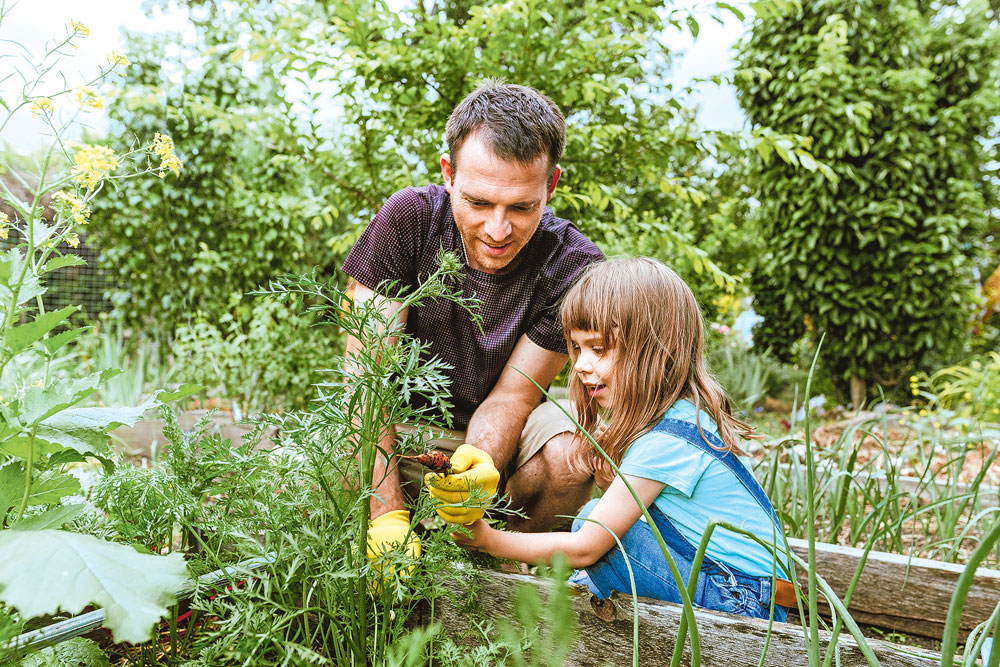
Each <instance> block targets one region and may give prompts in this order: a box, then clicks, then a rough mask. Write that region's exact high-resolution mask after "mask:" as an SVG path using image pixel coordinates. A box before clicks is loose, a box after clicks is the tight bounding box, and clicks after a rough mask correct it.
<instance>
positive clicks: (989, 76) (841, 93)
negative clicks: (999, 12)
mask: <svg viewBox="0 0 1000 667" xmlns="http://www.w3.org/2000/svg"><path fill="white" fill-rule="evenodd" d="M998 37H1000V36H998V32H997V30H996V28H995V27H993V26H991V25H990V23H989V18H988V16H987V12H986V6H985V5H984V4H982V3H977V2H972V3H968V4H963V5H962V6H943V7H940V6H939V8H938V10H937V11H931V10H930V9H927V13H926V14H924V13H921V12H920V10H919V8H918V5H917V3H915V2H913V1H910V2H894V3H886V2H873V1H854V2H848V3H844V2H842V1H838V2H834V1H833V0H817V1H816V2H809V3H803V5H802V6H801V7H798V8H796V9H794V10H792V11H788V12H769V13H767V14H766V15H761V16H758V18H757V19H756V21H755V23H754V26H753V30H752V33H751V34H750V35H749V36H748V38H747V39H746V40H745V41H744V42H743V43H742V44H741V46H740V68H741V69H740V70H739V71H738V76H737V77H736V83H737V88H738V97H739V100H740V104H741V106H742V107H743V109H744V111H745V113H746V115H747V118H748V119H749V121H750V122H751V123H752V124H753V125H754V126H755V127H770V128H772V129H774V130H776V131H778V132H783V133H788V134H791V133H796V134H799V135H803V136H808V137H810V139H811V150H812V153H813V154H814V155H815V156H816V157H817V158H818V159H821V160H823V161H825V162H826V163H827V164H828V165H829V166H830V167H831V168H832V169H833V171H834V172H835V173H836V175H837V177H838V178H837V179H836V180H829V179H820V178H818V177H817V176H816V175H815V174H812V173H809V172H806V171H796V170H793V169H791V168H790V167H789V166H788V164H787V163H785V162H784V161H779V160H773V159H769V158H771V157H772V156H771V155H770V154H769V151H768V150H766V147H765V150H762V151H761V156H760V158H759V159H758V161H757V164H756V167H755V169H754V170H753V171H752V173H751V176H750V183H751V185H752V187H753V190H754V193H755V195H756V197H757V198H758V199H759V200H760V207H759V208H758V213H757V216H758V220H759V224H760V225H761V228H762V230H763V231H762V234H763V237H764V238H765V239H766V243H767V245H768V252H767V254H766V256H765V257H764V259H763V261H762V262H761V264H760V265H759V267H758V272H757V274H756V275H755V278H754V280H755V283H756V285H757V286H758V287H757V289H758V290H760V292H761V296H762V298H761V299H760V300H759V301H758V304H757V308H758V309H759V311H760V312H761V314H762V315H763V316H764V317H765V325H764V327H763V328H762V329H761V330H760V331H758V338H757V340H758V341H760V342H761V343H763V344H764V345H771V346H773V347H775V348H778V349H779V350H782V351H786V352H787V346H788V342H789V340H788V339H789V338H790V337H789V336H787V335H785V334H787V333H788V331H789V330H791V331H792V332H795V331H796V329H799V330H802V329H805V330H808V331H809V333H810V336H811V338H812V339H813V340H815V339H817V338H818V337H819V335H821V334H825V343H824V347H823V358H824V361H825V363H826V364H827V365H828V366H829V367H830V368H832V369H833V371H834V372H835V374H836V376H837V377H839V378H841V379H842V380H848V379H850V380H851V381H852V383H853V387H852V398H854V402H855V404H857V403H858V402H859V401H860V399H861V398H862V397H863V395H864V394H863V392H864V388H865V383H867V382H870V381H873V380H875V381H879V382H881V383H883V384H885V385H892V384H894V383H895V382H896V381H897V380H898V379H899V378H900V377H901V376H902V375H903V374H905V373H907V372H908V369H909V368H911V367H913V366H917V367H919V366H921V365H923V364H925V363H928V362H929V361H931V360H932V359H933V358H934V357H935V356H940V355H945V354H947V353H948V351H949V350H950V349H951V348H952V347H953V345H954V344H955V343H956V342H961V341H963V340H964V339H966V338H967V334H968V330H969V326H968V324H969V318H970V316H971V314H972V310H973V304H974V302H975V300H976V281H975V279H974V271H973V266H974V262H973V255H974V253H975V242H976V240H977V239H978V234H979V233H980V232H981V231H982V229H983V226H984V225H985V224H986V220H987V213H986V203H985V202H986V201H995V184H994V183H992V182H991V181H990V180H989V177H988V161H987V153H986V150H985V148H984V141H983V140H984V138H988V137H990V136H994V137H995V132H996V126H995V125H993V118H992V116H993V114H995V112H996V109H997V108H998V97H997V90H998V89H997V73H998V72H1000V67H998V60H997V58H998V54H1000V39H998ZM775 148H776V150H778V152H779V153H780V152H782V151H786V149H785V148H783V147H781V146H780V144H779V145H776V146H775ZM786 152H787V151H786ZM781 157H786V156H784V155H782V156H781Z"/></svg>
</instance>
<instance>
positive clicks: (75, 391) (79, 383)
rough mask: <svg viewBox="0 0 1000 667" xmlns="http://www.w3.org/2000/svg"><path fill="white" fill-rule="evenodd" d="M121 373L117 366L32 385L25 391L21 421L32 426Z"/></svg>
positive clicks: (72, 403)
mask: <svg viewBox="0 0 1000 667" xmlns="http://www.w3.org/2000/svg"><path fill="white" fill-rule="evenodd" d="M119 373H121V371H120V370H119V369H117V368H109V369H106V370H103V371H100V372H98V373H91V374H90V375H88V376H86V377H83V378H79V379H76V380H68V381H64V382H57V383H55V384H51V385H49V386H47V387H36V386H34V385H31V386H29V387H28V388H27V390H26V391H25V392H24V399H23V402H22V409H21V423H22V424H24V426H25V427H26V428H27V427H31V426H34V425H35V424H38V423H39V422H41V421H43V420H45V419H47V418H49V417H51V416H52V415H54V414H56V413H58V412H60V411H61V410H65V409H66V408H68V407H69V406H71V405H74V404H75V403H79V402H80V401H82V400H83V399H85V398H86V397H87V396H90V395H91V394H92V393H94V392H95V391H97V388H98V387H99V386H100V385H101V384H102V383H104V382H106V381H107V380H109V379H110V378H113V377H114V376H116V375H118V374H119Z"/></svg>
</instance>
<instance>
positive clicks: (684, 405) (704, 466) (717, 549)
mask: <svg viewBox="0 0 1000 667" xmlns="http://www.w3.org/2000/svg"><path fill="white" fill-rule="evenodd" d="M664 417H665V418H669V419H680V420H683V421H687V422H690V423H692V424H694V423H695V418H696V411H695V407H694V404H693V403H691V402H690V401H685V400H681V401H677V402H676V403H674V405H673V406H672V407H671V408H670V409H669V410H667V413H666V414H665V415H664ZM700 424H701V429H702V431H704V432H705V433H712V434H714V435H718V426H716V424H715V420H713V419H712V418H711V417H710V416H709V414H708V413H707V412H705V411H704V410H702V411H701V413H700ZM739 460H740V463H741V464H743V465H745V466H747V468H748V469H749V465H747V462H746V460H745V459H742V458H740V459H739ZM620 468H621V471H622V472H623V473H625V474H626V475H632V476H633V477H642V478H643V479H651V480H654V481H657V482H663V483H665V484H666V485H667V486H665V487H664V489H663V491H661V492H660V495H658V496H657V497H656V499H655V500H654V501H653V503H654V504H655V505H656V507H657V508H658V509H659V510H660V511H661V512H663V513H664V514H665V515H666V517H667V518H668V519H670V522H671V523H672V524H674V527H676V528H677V530H678V531H679V532H680V533H681V535H683V536H684V537H685V538H686V539H687V540H688V541H689V542H691V544H693V545H694V546H695V547H697V546H698V544H699V543H700V542H701V538H702V536H703V535H704V534H705V529H706V527H707V526H708V523H709V521H712V520H717V521H718V520H721V521H725V522H727V523H731V524H732V525H734V526H740V527H741V528H743V529H745V530H749V531H750V532H752V533H753V534H755V535H757V536H758V537H760V538H761V539H763V540H765V541H767V542H773V541H774V540H775V539H776V535H775V533H774V528H773V527H772V523H771V517H770V516H769V514H768V512H767V511H766V510H765V509H764V508H762V507H761V506H760V504H759V503H758V502H757V501H756V500H755V499H754V497H753V496H752V495H750V492H749V491H748V490H747V489H746V487H744V486H743V484H740V483H739V481H737V479H736V477H735V476H734V475H733V473H732V471H731V470H729V469H728V468H726V466H725V465H723V464H722V463H721V462H720V461H718V460H717V459H716V458H715V457H713V456H712V455H710V454H708V453H707V452H704V451H702V450H701V449H699V448H698V447H697V446H695V445H692V444H691V443H689V442H688V441H687V440H684V439H682V438H678V437H677V436H674V435H668V434H665V433H647V434H645V435H643V436H642V437H640V438H639V439H638V440H636V441H635V442H634V443H632V445H631V446H630V447H629V449H628V451H627V452H625V457H624V459H623V460H622V464H621V466H620ZM707 553H708V556H709V557H710V558H712V559H713V560H716V561H719V562H721V563H724V564H726V565H730V566H732V567H735V568H738V569H740V570H742V571H743V572H745V573H746V574H749V575H753V576H760V577H764V576H771V574H772V571H773V567H774V558H773V556H772V554H771V552H770V551H768V550H767V549H765V548H764V547H762V546H761V545H759V544H757V543H756V542H754V541H753V540H751V539H749V538H747V537H746V536H744V535H740V534H739V533H734V532H732V531H730V530H726V529H725V528H722V527H721V526H716V528H715V531H713V533H712V539H711V541H710V542H709V544H708V550H707ZM778 574H779V576H782V572H781V569H780V568H779V569H778Z"/></svg>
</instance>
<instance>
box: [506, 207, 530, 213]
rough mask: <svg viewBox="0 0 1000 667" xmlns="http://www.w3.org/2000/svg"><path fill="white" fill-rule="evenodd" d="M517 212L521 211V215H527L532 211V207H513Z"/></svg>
mask: <svg viewBox="0 0 1000 667" xmlns="http://www.w3.org/2000/svg"><path fill="white" fill-rule="evenodd" d="M511 208H512V209H514V210H515V211H520V212H521V213H527V212H528V211H530V210H531V207H530V206H511Z"/></svg>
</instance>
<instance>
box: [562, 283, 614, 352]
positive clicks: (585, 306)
mask: <svg viewBox="0 0 1000 667" xmlns="http://www.w3.org/2000/svg"><path fill="white" fill-rule="evenodd" d="M592 273H593V271H591V272H590V274H588V275H585V276H584V277H583V278H581V279H580V280H579V282H577V283H576V284H575V285H574V286H573V287H571V288H570V290H569V292H567V293H566V297H565V298H564V299H563V303H562V308H561V316H562V325H563V335H564V336H566V338H567V340H568V339H569V335H570V332H571V331H595V332H597V333H599V334H601V337H602V338H604V342H605V345H608V346H611V345H612V344H613V343H614V340H613V336H614V324H613V323H614V321H615V319H616V317H615V314H614V313H612V312H611V308H610V305H611V303H612V302H613V301H614V299H613V297H612V295H611V294H609V293H608V290H607V289H601V288H602V287H605V288H606V285H602V284H601V281H599V280H593V279H592Z"/></svg>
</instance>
